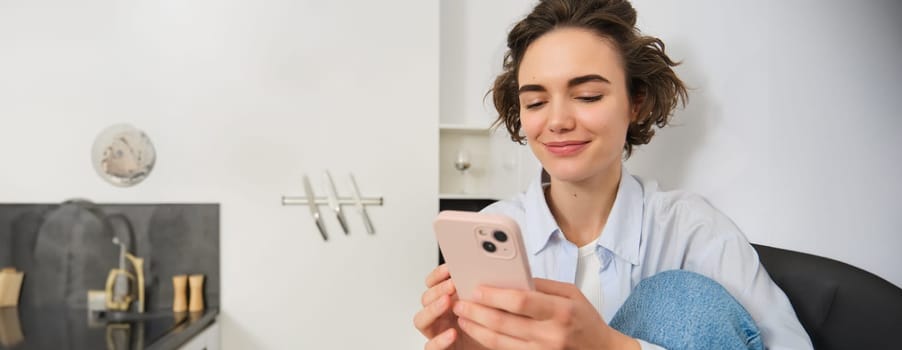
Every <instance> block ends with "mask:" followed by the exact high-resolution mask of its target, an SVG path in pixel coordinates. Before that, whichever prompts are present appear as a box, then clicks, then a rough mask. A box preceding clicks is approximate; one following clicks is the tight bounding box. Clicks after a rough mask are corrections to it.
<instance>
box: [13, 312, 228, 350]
mask: <svg viewBox="0 0 902 350" xmlns="http://www.w3.org/2000/svg"><path fill="white" fill-rule="evenodd" d="M218 314H219V310H218V309H208V310H205V311H202V312H199V313H193V314H187V313H180V315H179V316H176V315H175V314H174V313H173V312H172V311H154V312H150V313H147V314H146V315H145V317H146V319H144V320H141V321H131V322H116V323H113V322H110V323H103V322H91V321H90V320H89V317H88V312H87V310H85V309H73V308H62V307H60V308H48V307H44V308H33V307H23V306H19V307H18V308H5V309H0V349H2V350H19V349H61V348H68V349H92V350H93V349H109V350H112V349H148V350H170V349H177V348H178V347H179V346H180V345H182V344H184V343H186V342H187V341H188V340H190V339H191V338H192V337H194V336H195V335H197V334H199V333H200V332H202V331H203V330H204V329H206V328H207V326H209V325H211V324H213V322H215V320H216V317H217V315H218ZM17 334H18V336H17Z"/></svg>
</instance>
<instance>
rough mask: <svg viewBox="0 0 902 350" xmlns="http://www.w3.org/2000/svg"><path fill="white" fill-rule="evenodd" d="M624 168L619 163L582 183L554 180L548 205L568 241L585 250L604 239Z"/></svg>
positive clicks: (547, 191)
mask: <svg viewBox="0 0 902 350" xmlns="http://www.w3.org/2000/svg"><path fill="white" fill-rule="evenodd" d="M621 166H622V165H621V164H620V162H615V163H614V166H612V167H610V168H609V169H608V171H606V172H604V173H601V174H598V175H596V176H595V177H592V178H589V179H586V180H584V181H580V182H565V181H560V180H556V179H554V178H551V185H550V186H549V187H548V188H547V189H546V190H545V191H546V192H545V197H546V201H547V202H548V208H550V209H551V214H552V215H554V218H555V220H556V221H557V224H558V226H559V227H560V229H561V231H562V233H563V234H564V237H566V238H567V240H568V241H570V242H573V244H576V246H578V247H582V246H584V245H586V244H588V243H590V242H592V241H594V240H595V239H597V238H598V237H599V236H600V235H601V231H602V229H604V225H605V224H606V223H607V220H608V215H609V214H610V213H611V208H613V206H614V199H616V198H617V189H618V187H619V186H620V172H621V170H620V169H621Z"/></svg>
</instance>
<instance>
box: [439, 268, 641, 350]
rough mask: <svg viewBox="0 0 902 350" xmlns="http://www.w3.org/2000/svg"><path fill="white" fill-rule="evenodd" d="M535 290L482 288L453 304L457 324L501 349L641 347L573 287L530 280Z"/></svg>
mask: <svg viewBox="0 0 902 350" xmlns="http://www.w3.org/2000/svg"><path fill="white" fill-rule="evenodd" d="M534 281H535V286H536V291H520V290H513V289H499V288H489V287H480V288H479V289H478V290H477V291H476V292H475V293H474V300H473V302H465V301H459V302H457V303H455V304H456V305H455V306H454V308H453V311H454V313H455V314H457V315H458V316H460V320H459V324H460V328H461V329H462V330H463V331H464V333H465V334H468V335H469V336H470V337H472V338H473V339H475V340H476V341H477V342H479V343H480V344H482V345H484V346H486V347H488V348H490V349H496V350H504V349H639V343H638V342H637V341H636V340H635V339H632V338H630V337H628V336H626V335H624V334H622V333H620V332H618V331H617V330H615V329H613V328H611V327H609V326H608V325H607V323H606V322H605V321H604V320H603V319H602V317H601V315H599V314H598V311H597V310H596V309H595V307H594V306H592V304H591V303H590V302H589V301H588V300H587V299H586V298H585V296H583V294H582V292H580V291H579V289H578V288H576V286H574V285H572V284H569V283H561V282H556V281H551V280H546V279H539V278H536V279H534Z"/></svg>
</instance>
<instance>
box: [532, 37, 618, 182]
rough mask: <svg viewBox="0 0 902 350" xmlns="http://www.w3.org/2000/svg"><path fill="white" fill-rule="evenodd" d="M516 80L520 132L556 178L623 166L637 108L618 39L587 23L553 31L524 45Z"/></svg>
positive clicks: (586, 176) (590, 175)
mask: <svg viewBox="0 0 902 350" xmlns="http://www.w3.org/2000/svg"><path fill="white" fill-rule="evenodd" d="M517 80H518V82H519V89H520V90H519V94H520V122H521V125H522V128H523V131H524V133H525V134H526V138H527V141H528V143H529V145H530V147H531V148H532V152H533V153H534V154H535V155H536V157H537V158H538V159H539V161H540V162H541V163H542V166H543V167H544V168H545V170H546V171H548V173H549V175H551V177H552V178H555V179H557V180H561V181H567V182H576V183H578V182H582V181H585V180H591V179H594V178H596V177H597V176H614V175H615V173H614V172H619V169H620V167H619V162H620V161H621V156H622V152H623V145H624V142H625V140H626V131H627V128H628V126H629V123H630V120H631V119H632V118H633V114H634V113H635V112H634V109H633V108H631V105H630V99H629V95H628V93H627V90H626V81H625V73H624V70H623V64H622V63H621V59H620V55H619V53H618V51H617V49H616V48H615V47H614V45H613V44H611V43H610V42H609V41H608V40H607V39H603V38H602V37H600V36H598V35H596V34H595V33H593V32H590V31H588V30H584V29H576V28H562V29H556V30H553V31H551V32H549V33H547V34H545V35H543V36H541V37H539V38H538V39H537V40H536V41H534V42H533V43H532V44H530V45H529V47H527V49H526V52H525V54H524V56H523V59H522V61H521V62H520V70H519V73H518V76H517Z"/></svg>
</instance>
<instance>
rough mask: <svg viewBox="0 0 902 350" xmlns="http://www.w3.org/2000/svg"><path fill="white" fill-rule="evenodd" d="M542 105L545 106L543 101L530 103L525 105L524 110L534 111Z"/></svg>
mask: <svg viewBox="0 0 902 350" xmlns="http://www.w3.org/2000/svg"><path fill="white" fill-rule="evenodd" d="M544 104H545V102H544V101H542V102H534V103H530V104H527V105H526V109H535V108H539V107H541V106H542V105H544Z"/></svg>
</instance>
